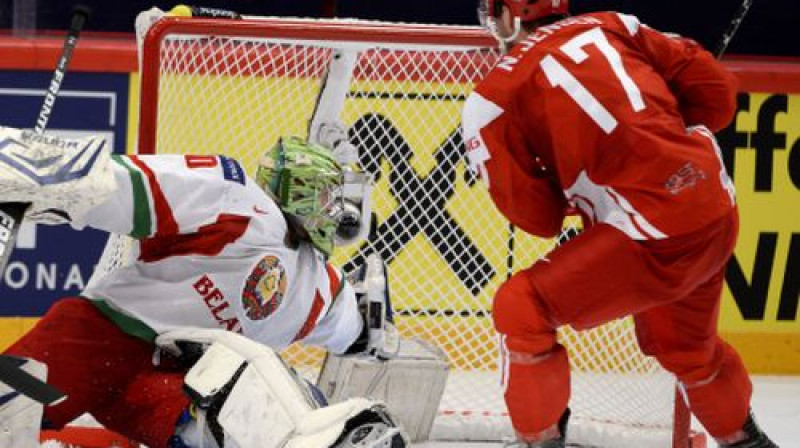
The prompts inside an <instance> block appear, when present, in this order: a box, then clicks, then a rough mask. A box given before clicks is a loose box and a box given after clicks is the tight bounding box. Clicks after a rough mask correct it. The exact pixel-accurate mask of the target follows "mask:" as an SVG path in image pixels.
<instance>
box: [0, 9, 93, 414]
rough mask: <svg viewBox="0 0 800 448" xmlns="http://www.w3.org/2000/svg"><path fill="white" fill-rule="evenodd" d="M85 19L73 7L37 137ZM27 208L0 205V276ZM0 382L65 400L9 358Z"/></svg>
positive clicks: (51, 400)
mask: <svg viewBox="0 0 800 448" xmlns="http://www.w3.org/2000/svg"><path fill="white" fill-rule="evenodd" d="M88 18H89V12H88V10H87V9H85V8H82V7H80V6H78V7H76V8H75V10H74V11H73V13H72V18H71V21H70V27H69V30H68V31H67V36H66V38H65V40H64V48H63V49H62V51H61V57H60V58H59V59H58V64H57V65H56V68H55V70H54V72H53V77H52V78H51V80H50V86H49V87H48V89H47V92H46V93H45V97H44V102H43V103H42V107H41V109H40V110H39V116H38V118H37V119H36V125H35V126H34V130H35V132H36V133H37V134H43V133H44V130H45V128H46V127H47V123H48V122H49V121H50V115H51V113H52V112H53V105H54V104H55V101H56V98H57V97H58V92H59V91H60V90H61V84H62V83H63V81H64V77H65V75H66V73H67V66H68V65H69V62H70V60H71V59H72V53H73V51H74V50H75V47H76V45H77V44H78V36H79V35H80V32H81V30H82V29H83V27H84V26H85V25H86V22H87V20H88ZM28 207H30V203H25V202H8V203H0V234H1V237H0V240H1V241H0V242H1V243H2V245H0V249H1V250H2V252H0V274H5V270H6V266H7V265H8V261H9V259H10V258H11V251H12V250H13V249H14V243H15V241H16V239H17V234H18V233H19V228H20V226H21V224H22V218H23V217H24V216H25V211H26V210H27V209H28ZM0 381H2V382H3V383H5V384H7V385H9V386H11V387H12V388H14V389H15V390H17V391H18V392H20V393H22V394H24V395H26V396H28V397H30V398H31V399H33V400H36V401H38V402H39V403H42V404H45V405H53V404H56V403H59V402H61V401H63V400H64V399H65V398H66V395H64V394H63V393H62V392H60V391H59V390H58V389H56V388H55V387H53V386H51V385H49V384H47V383H45V382H44V381H41V380H39V379H38V378H36V377H34V376H33V375H30V374H29V373H28V372H26V371H24V370H22V368H21V367H20V364H19V363H18V362H16V361H15V359H14V358H13V357H9V356H5V355H0Z"/></svg>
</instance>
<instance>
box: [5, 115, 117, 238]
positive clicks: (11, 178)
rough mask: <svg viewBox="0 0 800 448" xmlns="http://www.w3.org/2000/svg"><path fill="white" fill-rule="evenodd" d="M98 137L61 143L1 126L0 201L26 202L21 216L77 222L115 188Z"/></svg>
mask: <svg viewBox="0 0 800 448" xmlns="http://www.w3.org/2000/svg"><path fill="white" fill-rule="evenodd" d="M110 162H111V149H110V148H108V146H107V144H106V141H105V140H104V139H102V138H86V139H65V138H58V137H53V136H47V135H39V134H36V133H34V132H31V131H26V130H21V129H14V128H7V127H0V165H1V166H0V201H2V202H31V203H33V205H32V206H31V208H30V209H28V212H27V213H26V218H29V219H32V220H34V221H37V222H40V223H44V224H62V223H65V222H70V221H72V222H75V221H77V222H80V221H81V219H82V217H83V216H84V215H85V214H86V212H87V211H89V210H90V209H91V208H92V207H94V206H96V205H98V204H100V203H102V202H103V201H105V200H106V199H108V197H110V195H111V193H112V192H113V191H114V190H115V188H116V183H115V181H114V176H113V174H112V172H111V163H110Z"/></svg>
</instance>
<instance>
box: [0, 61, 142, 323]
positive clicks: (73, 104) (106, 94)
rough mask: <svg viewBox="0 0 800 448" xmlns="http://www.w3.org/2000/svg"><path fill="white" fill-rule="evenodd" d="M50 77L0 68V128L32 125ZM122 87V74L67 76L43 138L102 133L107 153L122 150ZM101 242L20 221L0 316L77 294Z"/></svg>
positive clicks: (34, 312) (99, 235)
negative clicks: (107, 148)
mask: <svg viewBox="0 0 800 448" xmlns="http://www.w3.org/2000/svg"><path fill="white" fill-rule="evenodd" d="M50 78H51V73H48V72H40V71H14V70H7V71H0V125H4V126H12V127H17V128H33V125H34V123H35V122H36V117H37V116H38V114H39V109H40V108H41V105H42V101H43V98H44V94H45V88H46V87H47V86H48V85H49V84H50ZM128 87H129V74H128V73H84V72H81V73H79V72H74V73H68V74H67V76H66V78H65V80H64V84H63V85H62V87H61V91H60V93H59V95H58V99H57V100H56V102H55V105H54V106H53V112H52V115H51V117H50V122H49V123H48V126H47V133H52V134H54V135H61V136H68V137H78V136H83V135H87V134H95V135H98V134H99V135H103V136H105V137H106V138H107V139H108V142H109V144H110V146H111V147H112V148H114V152H116V153H124V152H125V137H126V133H127V126H128V117H127V115H128ZM0 199H1V198H0ZM106 238H107V234H105V233H103V232H99V231H96V230H92V229H85V230H81V231H76V230H74V229H72V228H71V227H69V226H66V225H63V226H54V227H51V226H43V225H34V224H31V223H23V228H22V230H21V231H20V234H19V238H18V241H17V245H16V248H15V249H14V253H13V254H12V256H11V260H10V262H9V264H8V267H7V268H6V272H5V273H4V275H2V276H0V277H2V278H0V316H40V315H42V314H43V313H44V312H45V311H46V310H47V308H48V307H49V306H50V304H51V303H52V302H53V301H54V300H56V299H58V298H59V297H63V296H65V295H74V294H78V293H79V292H80V291H81V290H82V289H83V287H84V286H85V285H86V282H87V281H88V280H89V277H90V276H91V273H92V270H93V269H94V265H95V264H96V263H97V260H98V258H99V257H100V254H101V252H102V249H103V246H104V244H105V241H106Z"/></svg>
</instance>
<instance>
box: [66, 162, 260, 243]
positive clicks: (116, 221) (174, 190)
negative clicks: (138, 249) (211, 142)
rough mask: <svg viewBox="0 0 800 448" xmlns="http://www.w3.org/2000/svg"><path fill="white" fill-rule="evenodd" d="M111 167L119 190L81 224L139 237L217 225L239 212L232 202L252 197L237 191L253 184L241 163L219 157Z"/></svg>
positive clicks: (125, 163) (124, 164)
mask: <svg viewBox="0 0 800 448" xmlns="http://www.w3.org/2000/svg"><path fill="white" fill-rule="evenodd" d="M111 165H112V170H111V171H112V173H113V176H114V179H115V182H116V185H117V188H116V190H115V191H114V193H113V195H112V196H111V197H110V199H109V200H108V201H106V202H104V203H103V204H100V205H99V206H97V207H94V208H92V209H91V210H90V211H89V212H88V213H87V214H86V216H85V219H84V220H83V222H81V223H79V224H83V225H88V226H90V227H93V228H97V229H101V230H105V231H108V232H113V233H118V234H123V235H129V236H131V237H134V238H139V239H142V238H148V237H153V236H173V235H179V234H187V233H194V232H196V231H197V229H199V228H201V227H203V226H208V225H213V224H214V223H216V222H218V221H219V219H220V216H221V215H222V214H226V213H235V212H236V206H235V204H232V203H231V201H230V198H231V197H232V196H233V195H234V194H238V195H240V196H244V197H247V195H246V194H244V193H243V192H240V191H238V190H245V189H246V187H245V186H246V185H247V184H248V183H249V182H250V181H249V179H247V177H246V176H245V174H244V171H243V169H242V168H241V166H240V165H239V164H238V162H236V161H235V160H233V159H230V158H227V157H220V156H192V155H149V156H119V155H115V156H113V157H112V164H111ZM250 187H252V185H250ZM232 189H233V190H237V191H235V192H234V193H233V194H232V192H231V190H232ZM265 207H267V205H263V206H262V208H265ZM245 211H246V210H245V209H244V207H242V210H239V212H240V213H244V212H245ZM249 213H250V214H252V213H253V212H252V209H251V210H250V211H249Z"/></svg>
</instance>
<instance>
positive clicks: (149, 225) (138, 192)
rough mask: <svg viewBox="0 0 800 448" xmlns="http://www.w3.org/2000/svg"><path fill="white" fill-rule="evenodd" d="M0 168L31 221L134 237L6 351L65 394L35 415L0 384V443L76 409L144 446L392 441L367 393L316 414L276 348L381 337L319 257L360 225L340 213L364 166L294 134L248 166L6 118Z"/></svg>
mask: <svg viewBox="0 0 800 448" xmlns="http://www.w3.org/2000/svg"><path fill="white" fill-rule="evenodd" d="M0 166H1V167H2V168H1V169H0V197H2V198H3V199H4V200H6V201H25V202H32V203H33V205H32V207H31V210H30V212H29V213H28V214H27V218H28V219H32V220H36V221H39V222H49V223H57V222H69V223H70V224H71V225H72V226H73V227H76V228H82V227H86V226H88V227H92V228H96V229H100V230H104V231H107V232H110V233H114V234H118V235H127V236H130V237H132V239H131V240H130V241H132V250H131V251H130V253H129V254H128V255H127V256H125V257H123V258H122V259H120V260H119V261H120V266H119V267H118V268H117V269H114V270H111V271H109V272H107V273H105V275H102V276H95V277H93V278H92V279H91V281H90V282H89V285H88V286H87V288H86V289H85V290H84V291H83V293H82V294H81V296H82V297H71V298H65V299H62V300H60V301H58V302H56V303H55V304H54V305H53V306H52V307H51V308H50V309H49V310H48V312H47V313H46V315H45V316H44V317H43V318H42V319H40V320H39V322H38V323H37V324H36V326H34V327H33V328H32V329H31V330H30V331H29V332H28V333H27V334H26V335H24V336H23V337H22V338H21V339H20V340H19V341H17V342H16V343H15V344H13V345H12V346H11V347H10V348H9V349H8V350H7V352H6V353H7V354H10V355H16V356H19V357H21V358H24V359H28V360H29V363H31V364H35V363H42V364H45V365H46V366H47V369H48V377H47V380H48V382H50V383H51V384H52V385H54V386H55V387H57V388H58V389H60V390H61V391H62V392H64V393H66V394H67V396H68V398H67V399H66V400H65V401H63V402H62V403H59V404H57V405H54V406H49V407H48V408H47V409H45V410H44V414H43V418H42V409H41V407H39V408H38V411H37V410H36V406H34V405H33V404H32V402H30V401H29V400H28V401H25V400H26V397H23V396H19V395H18V394H15V393H14V391H9V390H8V388H7V387H5V386H4V385H1V384H0V394H2V396H3V400H0V447H2V448H8V447H14V448H28V447H34V446H35V447H38V446H39V443H38V433H39V425H40V422H42V421H43V422H44V424H45V425H46V427H49V428H61V427H63V426H64V425H65V424H68V423H69V422H71V421H72V420H74V419H75V418H77V417H79V416H80V415H82V414H84V413H90V414H91V415H92V416H94V418H95V419H97V420H98V421H99V422H100V423H102V424H103V425H104V426H105V427H107V428H109V429H112V430H115V431H117V432H119V433H121V434H123V435H125V436H127V437H129V438H131V439H132V440H136V441H138V442H141V443H144V444H146V445H147V446H150V447H153V448H163V447H167V446H168V447H170V448H187V447H196V446H206V447H215V446H222V440H223V439H224V445H225V446H226V447H231V448H254V447H256V446H258V447H259V448H261V447H275V448H277V447H284V446H309V447H319V448H323V447H324V448H328V447H340V446H347V447H351V446H352V447H364V448H367V447H373V446H385V445H384V444H386V443H396V444H397V446H404V444H405V441H404V440H405V439H404V438H403V436H402V435H401V434H400V432H399V431H398V430H397V428H396V427H395V425H394V424H393V422H392V420H391V418H390V417H389V416H388V413H387V412H386V411H385V409H384V408H383V407H382V405H381V404H379V403H373V402H371V401H369V400H362V401H359V400H355V399H354V400H355V401H351V402H350V403H349V404H346V405H344V406H339V405H334V406H331V407H327V408H325V412H324V413H319V412H317V408H320V404H319V403H318V402H317V400H314V399H312V396H313V394H312V393H311V391H309V390H308V387H309V386H308V385H307V384H305V383H304V382H303V381H300V380H298V378H297V375H296V374H295V373H293V372H292V371H291V370H290V369H288V368H286V367H285V365H284V363H283V362H282V361H280V359H279V358H278V357H277V356H276V355H275V353H274V351H273V349H274V350H280V349H282V348H285V347H287V346H288V345H289V344H291V343H293V342H295V341H303V342H304V343H306V344H314V345H319V346H323V347H325V348H327V349H329V350H330V351H331V352H333V353H338V354H341V353H358V352H364V351H365V350H371V351H375V350H378V349H380V347H375V346H374V345H373V344H372V343H371V341H370V340H369V335H370V334H371V333H372V330H371V329H368V328H367V327H366V325H367V324H366V323H365V321H364V317H363V316H362V315H361V313H360V311H359V303H358V299H359V297H360V296H359V295H357V292H358V291H357V290H356V288H354V286H353V285H351V284H350V283H349V282H348V281H347V279H346V278H344V277H343V275H342V272H341V271H340V270H339V269H337V268H335V267H334V266H332V265H331V264H330V263H329V262H328V258H327V257H328V255H330V252H331V250H332V249H333V245H334V242H335V241H338V240H340V237H352V236H354V235H358V234H360V233H364V232H358V231H354V229H353V228H349V227H348V228H344V227H343V226H345V225H349V226H350V227H352V226H353V225H355V223H354V222H352V221H349V222H348V223H345V222H343V218H344V216H345V211H346V210H350V212H348V213H349V216H351V217H352V216H353V208H354V207H355V204H356V203H359V202H360V203H361V204H365V202H366V201H368V200H369V185H370V179H369V178H368V176H364V175H360V174H359V173H356V172H354V171H347V170H344V169H343V168H342V167H341V165H340V164H339V163H338V162H337V160H336V159H335V157H334V155H333V153H332V152H331V151H330V150H329V149H327V148H325V147H323V146H320V145H316V144H310V143H307V142H305V141H304V140H302V139H299V138H295V137H289V138H283V139H281V140H280V141H279V142H278V143H277V144H275V145H274V146H273V147H272V148H271V149H268V150H267V151H266V152H265V154H264V155H263V156H262V157H261V159H260V160H259V167H258V171H257V172H256V175H255V178H250V177H248V176H246V175H245V172H244V170H243V168H242V167H241V166H240V165H239V163H238V162H237V161H236V160H233V159H231V158H229V157H224V156H205V155H204V156H192V155H187V156H184V155H150V156H122V155H112V154H110V150H109V149H108V146H107V145H106V143H105V141H104V140H103V139H102V138H86V139H80V140H74V139H60V138H56V137H41V136H38V135H36V134H34V133H32V132H28V131H22V130H18V129H11V128H3V127H0ZM359 198H360V199H359ZM346 201H349V202H350V204H349V205H348V204H346V203H345V202H346ZM348 207H349V208H348ZM355 208H357V207H355ZM361 212H362V215H363V216H368V209H367V208H366V206H365V207H363V208H361ZM367 221H368V220H367ZM365 225H366V224H365ZM355 230H358V229H355ZM381 272H382V271H381ZM373 311H376V310H374V309H373ZM375 320H376V319H374V318H373V319H372V321H375ZM156 345H158V346H159V347H163V348H165V349H166V351H164V350H157V349H156ZM205 347H210V348H209V349H208V350H207V351H205V353H203V351H202V350H189V349H188V348H205ZM215 347H216V348H215ZM201 356H202V357H201ZM197 358H199V359H200V361H197ZM195 365H199V366H202V368H195V367H193V366H195ZM237 366H238V368H237ZM190 369H191V370H190ZM187 372H189V373H188V375H187ZM248 372H250V373H248ZM184 385H185V387H187V388H189V389H191V390H192V391H193V393H192V396H191V397H189V396H187V394H185V393H184ZM234 385H235V387H234ZM237 390H241V391H243V392H242V393H237V392H236V391H237ZM248 391H249V392H248ZM6 392H7V393H6ZM251 394H252V397H260V399H259V400H257V401H255V402H254V401H253V400H252V398H251V396H250V395H251ZM213 403H216V404H213ZM223 406H224V408H223V409H226V412H225V413H223V415H218V414H219V413H220V412H221V411H220V408H221V407H223ZM253 406H255V408H254V407H253ZM270 406H271V408H269V407H270ZM259 407H260V408H261V409H259ZM237 409H238V411H237ZM37 412H38V415H37V414H36V413H37ZM240 413H241V414H240ZM322 414H324V416H322ZM225 415H238V417H236V418H235V419H227V420H226V419H225V418H224V417H225ZM198 416H202V418H200V417H198ZM265 416H266V418H267V421H264V420H263V419H264V418H265ZM206 422H208V424H206ZM364 425H366V426H364ZM254 428H256V429H254ZM354 428H361V430H360V431H359V432H358V434H357V435H358V437H355V436H353V437H352V439H353V440H351V436H350V434H349V432H350V431H352V430H354ZM267 429H269V431H268V432H267V433H266V434H260V435H258V434H257V433H258V432H259V431H266V430H267ZM356 430H357V429H356ZM254 435H258V437H259V439H258V443H257V444H253V443H251V442H248V440H251V439H248V438H247V437H253V436H254ZM204 439H205V442H204ZM355 439H358V440H355ZM392 446H395V445H394V444H393V445H392Z"/></svg>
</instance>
